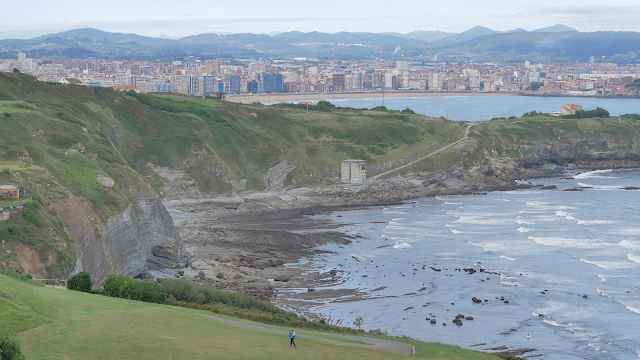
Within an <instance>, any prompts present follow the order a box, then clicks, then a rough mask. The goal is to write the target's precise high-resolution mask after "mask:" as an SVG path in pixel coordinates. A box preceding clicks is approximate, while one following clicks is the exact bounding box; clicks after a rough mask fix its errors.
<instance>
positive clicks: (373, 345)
mask: <svg viewBox="0 0 640 360" xmlns="http://www.w3.org/2000/svg"><path fill="white" fill-rule="evenodd" d="M193 314H195V315H200V316H204V317H206V318H209V319H213V320H217V321H222V322H224V323H227V324H231V325H236V326H242V327H245V328H249V329H254V330H259V331H266V332H270V333H273V334H278V335H282V336H283V343H285V344H287V343H288V342H289V339H288V338H287V336H288V334H289V332H288V331H283V330H278V329H273V328H269V327H266V326H260V325H255V324H248V323H244V322H240V321H236V320H230V319H225V318H221V317H217V316H214V315H206V314H199V313H193ZM300 331H304V332H305V333H311V334H320V335H331V336H332V337H338V338H342V339H346V340H355V341H361V342H365V343H369V344H370V345H365V344H353V343H346V342H340V341H336V340H329V339H324V338H321V337H315V336H309V335H304V334H298V335H297V336H296V338H301V339H310V340H317V341H325V342H329V343H333V344H341V345H349V346H358V347H363V348H368V349H377V350H386V351H391V352H395V353H398V354H402V355H410V354H413V353H415V350H414V348H413V346H412V345H409V344H405V343H403V342H400V341H394V340H386V339H378V338H369V337H362V336H353V335H341V334H333V333H332V334H327V333H321V332H316V331H309V330H306V329H301V330H300Z"/></svg>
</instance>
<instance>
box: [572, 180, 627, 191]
mask: <svg viewBox="0 0 640 360" xmlns="http://www.w3.org/2000/svg"><path fill="white" fill-rule="evenodd" d="M578 185H579V186H582V187H589V188H592V189H593V190H609V191H610V190H621V189H622V188H623V186H621V185H592V184H586V183H581V182H579V183H578Z"/></svg>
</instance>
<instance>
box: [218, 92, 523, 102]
mask: <svg viewBox="0 0 640 360" xmlns="http://www.w3.org/2000/svg"><path fill="white" fill-rule="evenodd" d="M521 95H522V94H520V93H509V92H478V91H446V92H430V91H415V92H414V91H402V92H385V93H384V97H385V98H390V97H405V98H411V97H436V96H453V97H456V96H459V97H464V96H521ZM381 97H382V92H347V93H306V94H286V93H284V94H280V93H278V94H257V95H240V96H229V97H228V98H226V100H228V101H231V102H239V103H252V102H257V101H259V102H264V101H268V102H269V103H273V102H274V101H291V100H294V101H295V100H316V101H320V100H325V99H373V98H381Z"/></svg>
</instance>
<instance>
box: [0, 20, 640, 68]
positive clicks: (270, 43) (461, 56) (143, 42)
mask: <svg viewBox="0 0 640 360" xmlns="http://www.w3.org/2000/svg"><path fill="white" fill-rule="evenodd" d="M397 47H400V48H401V50H400V51H398V52H397V54H395V55H394V54H393V53H394V50H395V49H396V48H397ZM18 51H25V52H28V56H31V57H52V56H65V57H75V58H78V57H79V58H82V57H96V56H100V57H104V58H125V59H127V58H130V59H150V60H158V59H162V60H168V59H173V58H175V59H183V58H184V57H185V55H191V56H194V57H204V58H211V57H227V58H233V57H268V58H274V57H278V58H287V57H301V56H302V57H322V58H326V57H330V58H338V59H339V58H355V57H360V58H373V57H390V58H391V57H394V56H395V57H402V56H404V57H405V59H410V60H420V59H421V58H422V59H423V60H424V59H427V58H430V57H431V56H433V55H435V54H436V53H443V54H445V55H447V59H448V60H451V61H476V60H493V61H520V60H523V59H531V60H533V61H536V60H539V61H541V60H542V59H533V58H532V57H534V56H538V57H539V56H540V54H541V53H544V54H546V55H547V60H548V55H549V54H550V55H551V58H552V59H553V60H564V61H575V60H588V59H589V57H590V56H596V57H598V58H601V57H602V56H605V58H607V59H611V58H614V60H613V61H619V62H626V63H637V62H638V59H639V55H640V54H638V51H640V33H636V32H591V33H581V32H579V31H577V30H575V29H572V28H570V27H568V26H565V25H560V24H558V25H554V26H550V27H546V28H541V29H536V30H533V31H527V30H524V29H514V30H510V31H495V30H492V29H489V28H487V27H483V26H475V27H473V28H471V29H469V30H467V31H464V32H461V33H457V34H456V33H447V32H442V31H422V30H421V31H413V32H410V33H407V34H401V33H352V32H338V33H334V34H331V33H322V32H315V31H314V32H307V33H305V32H298V31H290V32H284V33H272V34H270V35H267V34H251V33H245V34H213V33H209V34H200V35H193V36H187V37H183V38H180V39H171V38H168V37H166V36H161V37H150V36H141V35H137V34H123V33H112V32H106V31H102V30H98V29H92V28H86V29H75V30H69V31H63V32H60V33H57V34H49V35H42V36H38V37H35V38H32V39H29V40H24V39H5V40H0V52H2V53H3V54H6V53H13V54H14V55H15V53H17V52H18ZM536 54H537V55H536ZM3 56H4V55H3Z"/></svg>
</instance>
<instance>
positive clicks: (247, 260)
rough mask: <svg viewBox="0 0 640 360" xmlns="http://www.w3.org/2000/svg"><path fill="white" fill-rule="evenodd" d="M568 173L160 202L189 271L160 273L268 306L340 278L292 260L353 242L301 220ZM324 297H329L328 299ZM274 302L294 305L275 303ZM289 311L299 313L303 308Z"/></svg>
mask: <svg viewBox="0 0 640 360" xmlns="http://www.w3.org/2000/svg"><path fill="white" fill-rule="evenodd" d="M636 167H640V163H638V162H634V161H607V162H600V163H594V164H591V165H584V164H583V165H582V166H580V169H584V171H591V170H598V169H611V168H636ZM576 168H577V167H574V166H568V167H563V166H558V165H556V164H546V165H542V166H537V167H531V168H525V169H514V170H513V171H511V172H498V173H496V174H492V175H491V176H486V175H484V174H482V175H481V176H469V175H468V174H469V173H468V172H467V173H464V172H462V171H461V169H456V168H452V169H447V170H441V171H438V172H435V173H432V174H408V175H405V176H403V177H392V178H389V179H385V180H378V181H375V182H373V181H370V182H367V183H363V184H358V185H343V186H330V187H316V188H294V189H290V190H287V191H282V192H281V193H275V192H269V193H253V194H247V195H242V196H236V197H235V198H220V199H203V200H177V201H176V200H172V201H166V202H165V203H164V204H165V206H166V207H167V209H168V210H169V212H170V213H171V215H172V217H173V218H174V222H175V224H176V227H177V228H178V229H179V231H180V234H181V235H182V238H183V239H184V242H185V244H186V245H187V250H188V251H189V253H191V254H192V256H193V261H192V265H191V267H190V268H187V269H184V270H182V271H183V274H184V275H180V274H178V273H177V271H171V270H167V271H168V272H169V274H170V275H171V276H177V277H183V276H184V277H186V278H189V279H191V280H195V281H198V282H200V283H203V284H208V285H213V286H216V287H219V288H222V289H226V290H231V291H240V292H244V293H247V294H250V295H252V296H255V297H256V298H260V299H263V300H267V299H270V300H272V301H274V300H275V299H276V298H278V292H283V293H284V292H286V293H288V294H289V295H290V294H292V293H293V292H292V290H291V289H297V290H296V292H299V289H314V288H315V287H316V286H318V285H319V284H320V285H326V284H327V283H328V282H329V281H333V282H336V283H338V282H339V281H340V280H339V276H337V274H336V273H334V274H329V273H322V272H319V271H318V270H317V269H309V268H307V267H305V266H304V265H303V264H300V260H301V259H303V258H305V257H307V256H311V255H313V254H314V253H317V252H318V251H320V250H318V249H317V246H318V245H322V244H326V243H329V242H332V243H337V244H348V243H349V242H351V241H352V240H354V238H356V237H355V236H353V235H347V234H343V233H340V232H337V231H334V229H335V227H336V226H335V224H333V223H331V222H330V221H321V220H315V219H314V220H311V219H309V216H312V215H316V214H323V213H325V214H329V213H331V212H334V211H344V210H353V209H358V208H364V207H368V206H385V205H390V204H397V203H399V202H402V201H406V200H410V199H416V198H421V197H428V196H437V195H471V194H476V195H482V194H485V193H487V192H490V191H509V190H516V189H527V188H531V187H532V186H531V185H529V184H528V183H527V182H525V181H520V180H522V179H534V178H545V177H557V176H561V175H562V174H563V173H565V172H566V171H567V170H575V169H576ZM542 189H543V190H547V189H546V188H544V187H543V188H542ZM575 190H576V191H578V190H580V189H575ZM284 264H287V266H285V265H284ZM294 264H295V265H294ZM302 274H305V275H302ZM329 279H331V280H329ZM309 292H313V291H309ZM322 294H323V293H321V292H318V293H315V294H313V296H311V295H310V294H309V295H305V296H303V297H304V298H305V300H309V299H307V298H319V297H320V296H322ZM326 295H327V297H333V296H334V295H335V294H326ZM277 303H278V304H279V305H281V306H289V305H291V306H293V305H294V304H293V303H291V304H288V303H286V302H283V301H280V300H279V299H278V300H277ZM298 305H299V304H298ZM297 311H298V312H304V309H302V308H300V309H297Z"/></svg>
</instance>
